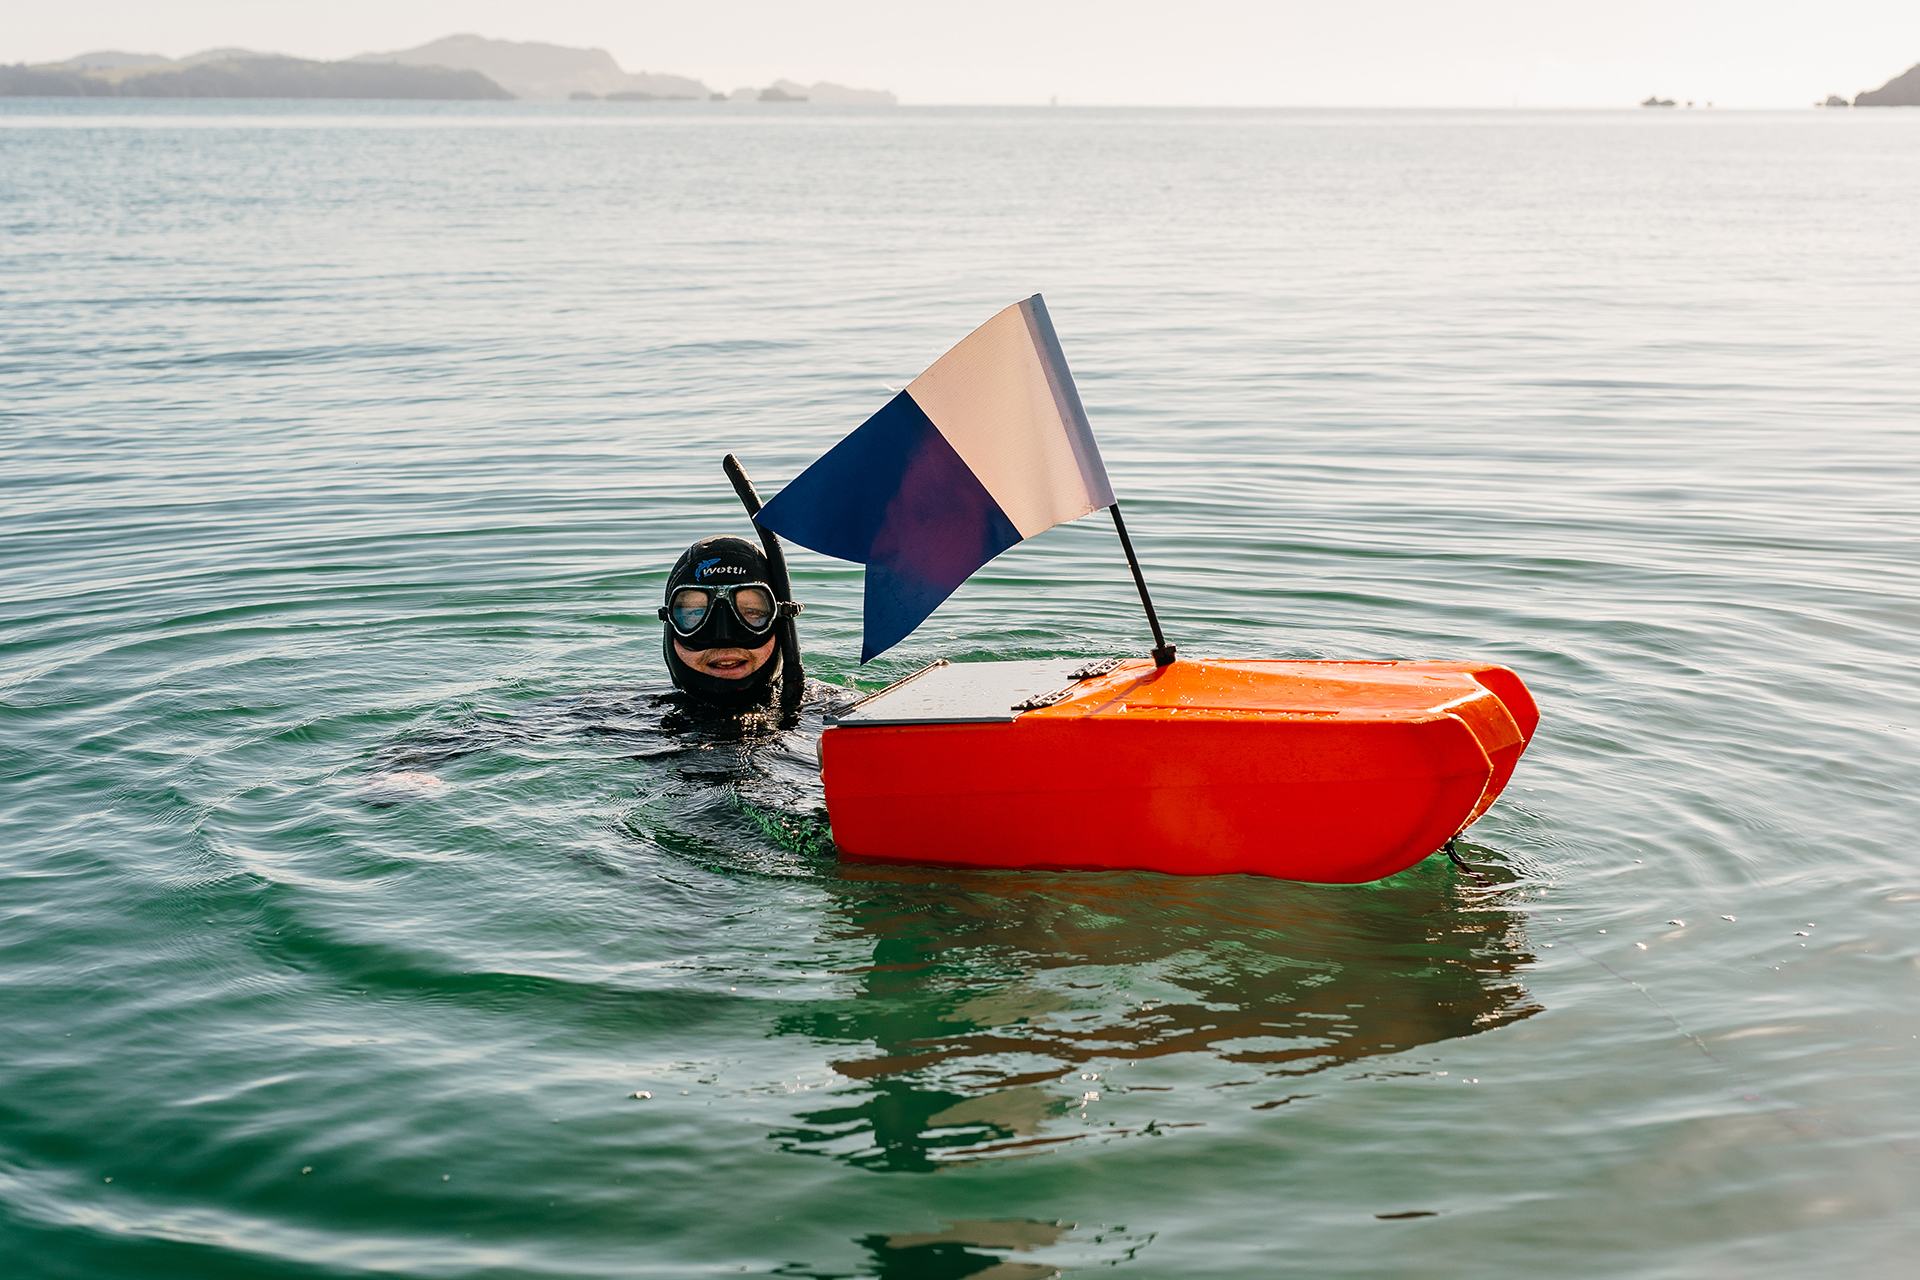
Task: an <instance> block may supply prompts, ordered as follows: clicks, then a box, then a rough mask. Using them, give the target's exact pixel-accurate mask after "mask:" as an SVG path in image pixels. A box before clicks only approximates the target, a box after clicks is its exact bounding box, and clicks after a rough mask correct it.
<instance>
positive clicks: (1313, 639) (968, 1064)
mask: <svg viewBox="0 0 1920 1280" xmlns="http://www.w3.org/2000/svg"><path fill="white" fill-rule="evenodd" d="M1917 206H1920V113H1911V112H1899V111H1885V112H1870V111H1857V112H1824V113H1818V112H1803V113H1778V114H1741V113H1733V112H1724V111H1717V112H1706V111H1695V112H1691V113H1688V112H1636V111H1623V112H1565V113H1533V112H1526V111H1498V112H1494V111H1488V112H1437V111H1436V112H1418V111H1382V112H1363V111H1200V110H1192V111H1179V110H1155V111H1143V110H1091V109H1089V110H1069V109H1059V110H1027V109H1003V110H982V109H908V108H900V109H885V108H874V109H834V108H826V107H816V106H757V107H756V106H743V105H738V104H712V105H709V104H688V105H670V104H596V103H587V104H569V105H566V106H561V107H549V106H539V105H530V104H499V105H492V104H488V105H470V104H393V105H387V104H311V103H295V104H287V103H252V102H121V101H112V102H57V101H31V100H20V101H9V102H7V103H5V104H4V107H3V108H0V254H3V255H4V256H0V273H3V274H0V448H4V467H3V468H0V770H3V771H4V772H3V776H4V788H3V789H0V823H3V828H0V829H4V832H5V838H4V844H3V845H0V1028H4V1035H3V1036H0V1246H3V1247H4V1250H5V1254H6V1256H7V1258H8V1259H9V1264H8V1265H9V1269H10V1270H13V1274H16V1275H18V1274H27V1275H32V1276H59V1277H122V1276H143V1277H146V1276H183V1277H187V1276H191V1277H229V1276H233V1277H240V1276H276V1277H279V1276H284V1277H307V1276H358V1275H373V1274H378V1275H383V1276H392V1275H400V1276H423V1277H425V1276H432V1277H445V1276H485V1277H532V1276H552V1277H563V1276H564V1277H580V1276H622V1277H627V1276H639V1275H661V1276H692V1275H706V1274H739V1273H746V1274H760V1275H778V1276H788V1277H854V1276H885V1277H959V1276H964V1275H972V1274H981V1275H989V1274H990V1275H991V1276H993V1277H995V1278H996V1280H1012V1278H1017V1277H1038V1276H1044V1275H1049V1274H1053V1273H1054V1272H1055V1271H1056V1270H1061V1269H1065V1270H1073V1269H1081V1268H1098V1267H1106V1266H1111V1267H1115V1268H1117V1269H1118V1272H1119V1273H1123V1274H1130V1275H1136V1276H1142V1277H1146V1276H1199V1275H1204V1276H1247V1277H1262V1276H1271V1275H1276V1274H1299V1275H1313V1276H1343V1275H1351V1276H1366V1277H1379V1276H1421V1277H1484V1276H1490V1275H1501V1276H1540V1275H1555V1276H1592V1277H1688V1278H1695V1277H1705V1276H1727V1277H1742V1278H1743V1280H1751V1278H1753V1277H1788V1276H1795V1277H1797V1276H1804V1275H1808V1274H1846V1275H1850V1276H1862V1277H1866V1276H1894V1275H1902V1274H1908V1272H1907V1271H1906V1268H1907V1267H1908V1266H1910V1265H1911V1264H1910V1259H1911V1256H1912V1249H1913V1246H1914V1245H1915V1244H1916V1242H1917V1240H1916V1231H1915V1227H1914V1223H1915V1221H1916V1218H1915V1216H1914V1214H1915V1210H1916V1208H1917V1207H1920V1206H1916V1204H1915V1200H1916V1196H1915V1194H1914V1188H1915V1185H1916V1175H1920V1093H1917V1092H1916V1090H1915V1087H1914V1085H1915V1080H1916V1071H1917V1069H1920V1038H1916V1037H1920V1000H1916V988H1920V866H1916V860H1917V858H1920V855H1917V854H1916V846H1915V840H1916V834H1915V833H1916V830H1917V829H1920V803H1916V792H1917V791H1920V741H1917V739H1920V647H1917V646H1920V604H1916V596H1917V594H1920V541H1917V539H1916V535H1917V534H1920V422H1917V421H1916V404H1917V403H1920V234H1917V233H1916V231H1917V229H1916V224H1915V218H1914V210H1915V208H1916V207H1917ZM1036 291H1039V292H1043V293H1044V294H1045V296H1046V299H1047V303H1048V306H1049V307H1050V309H1051V310H1052V313H1053V316H1054V319H1055V322H1056V324H1057V326H1058V329H1059V332H1060V337H1061V342H1062V345H1063V347H1064V349H1065V352H1066V355H1067V358H1068V360H1069V362H1070V363H1071V364H1072V366H1073V369H1074V372H1075V375H1076V377H1077V379H1078V381H1079V386H1080V390H1081V394H1082V396H1083V398H1084V400H1085V402H1086V405H1087V409H1088V413H1089V415H1090V417H1091V420H1092V423H1093V427H1094V430H1095V432H1096V434H1097V436H1098V438H1099V440H1100V443H1101V447H1102V449H1103V451H1104V454H1105V458H1106V464H1107V467H1108V470H1109V472H1110V473H1111V475H1112V477H1113V481H1114V487H1115V490H1116V491H1117V492H1118V493H1119V494H1120V495H1121V498H1122V500H1123V502H1124V504H1125V508H1126V511H1127V515H1128V520H1129V525H1130V528H1131V531H1132V533H1133V537H1134V540H1135V542H1136V543H1137V544H1138V546H1139V548H1140V552H1141V555H1142V559H1143V561H1144V564H1145V568H1146V573H1147V576H1148V578H1149V580H1150V582H1151V584H1152V587H1153V590H1154V593H1155V599H1156V601H1157V603H1158V605H1159V608H1160V611H1161V614H1162V616H1163V618H1165V620H1166V623H1167V627H1168V630H1169V632H1170V637H1171V638H1172V639H1173V640H1174V641H1175V642H1176V643H1178V644H1179V646H1180V648H1181V652H1182V653H1183V654H1186V655H1189V656H1207V655H1211V656H1301V657H1370V658H1387V657H1471V658H1481V659H1491V660H1494V661H1497V662H1502V663H1506V664H1508V665H1510V666H1512V667H1513V668H1514V669H1515V670H1516V671H1518V672H1520V673H1521V674H1522V676H1523V677H1524V678H1525V679H1526V680H1527V682H1528V683H1529V685H1530V686H1531V687H1532V689H1533V690H1534V692H1535V694H1536V695H1537V697H1538V699H1539V701H1540V705H1541V708H1542V710H1543V713H1544V718H1543V720H1542V722H1541V727H1540V731H1539V735H1538V737H1537V738H1536V740H1535V741H1534V743H1533V744H1532V746H1531V748H1530V750H1529V752H1528V754H1527V755H1526V757H1525V759H1524V760H1523V762H1522V764H1521V766H1520V769H1519V772H1518V775H1517V776H1516V778H1515V779H1514V782H1513V785H1512V786H1511V787H1510V788H1509V790H1508V792H1507V794H1506V795H1505V797H1504V798H1502V800H1501V801H1500V802H1499V803H1498V804H1497V805H1496V806H1495V807H1494V808H1493V810H1492V811H1491V812H1490V813H1489V814H1488V815H1487V817H1486V818H1485V819H1483V820H1482V821H1481V822H1480V823H1479V824H1478V825H1477V826H1476V827H1474V828H1473V830H1472V831H1471V832H1470V833H1469V838H1468V840H1467V842H1466V844H1465V853H1466V856H1467V860H1468V861H1469V863H1471V864H1472V868H1471V869H1470V870H1466V871H1463V870H1459V869H1456V868H1455V867H1454V866H1452V865H1451V864H1449V863H1448V862H1447V861H1446V860H1445V859H1444V858H1434V859H1429V860H1428V861H1426V862H1424V863H1422V864H1420V865H1419V866H1417V867H1415V868H1414V869H1412V870H1410V871H1407V872H1405V873H1403V874H1402V875H1399V876H1396V877H1394V878H1393V879H1391V880H1388V881H1385V882H1382V883H1379V884H1373V885H1361V886H1352V887H1325V886H1313V885H1301V884H1291V883H1283V882H1278V881H1272V880H1264V879H1257V878H1250V877H1222V878H1215V879H1178V878H1171V877H1163V876H1156V875H1147V874H1088V873H1081V874H1056V873H1039V872H1008V873H978V872H956V871H943V870H931V869H912V868H873V867H862V866H857V865H843V864H841V863H839V862H838V861H836V859H835V857H834V855H833V852H832V848H831V844H830V842H829V838H828V835H827V829H826V826H825V823H824V820H823V817H822V815H821V812H820V806H821V803H822V797H821V793H820V789H819V784H818V780H817V778H816V777H815V776H814V773H813V766H812V757H813V742H812V735H813V734H816V733H817V732H818V728H819V721H818V715H817V711H815V712H810V713H809V719H808V720H807V722H806V723H805V724H803V726H802V727H801V729H800V730H798V731H796V732H794V733H792V734H789V735H786V736H784V737H772V736H768V735H764V734H763V735H759V736H755V735H751V734H750V735H746V736H744V737H743V736H742V735H739V734H733V735H729V734H727V733H724V732H715V731H713V730H712V729H711V727H708V728H701V727H699V726H684V725H676V724H675V723H674V722H673V721H672V719H671V717H670V716H669V714H668V712H667V710H666V709H664V708H663V707H662V705H661V704H660V703H659V702H658V701H657V698H658V695H659V693H660V691H661V689H662V687H663V675H664V673H663V669H662V666H661V662H660V656H659V643H660V641H659V624H658V622H657V621H656V620H655V617H654V610H655V608H656V607H657V605H658V602H659V596H660V593H661V587H662V583H663V581H664V572H665V570H666V568H667V567H668V566H669V565H670V563H671V562H672V559H673V557H674V556H675V555H676V554H677V553H678V551H679V550H680V549H681V548H682V547H683V546H685V545H686V544H687V543H688V542H689V541H691V540H692V539H694V538H696V537H698V536H702V535H705V534H710V533H746V532H747V531H748V526H747V525H746V523H745V522H744V519H743V517H742V515H741V512H740V509H739V507H738V505H737V503H736V501H735V499H734V497H733V495H732V493H731V491H730V490H729V488H728V486H727V484H726V482H725V480H724V478H723V477H722V475H721V472H720V467H719V460H720V458H721V456H722V455H723V454H725V453H727V452H729V451H732V452H736V453H738V454H739V455H740V457H741V458H742V459H743V460H744V461H745V463H746V465H747V467H748V469H749V470H750V472H751V473H752V474H753V476H754V478H755V479H756V481H757V482H758V483H759V484H760V486H761V489H762V491H763V492H765V493H769V494H770V493H772V492H775V491H777V490H778V489H779V488H780V486H781V485H782V484H783V483H784V482H785V481H786V480H787V479H789V478H790V477H792V476H793V475H795V474H796V473H797V472H798V471H799V470H800V469H801V468H802V467H804V466H805V465H806V464H807V463H808V462H810V461H811V460H812V459H813V458H815V457H816V456H818V455H819V454H820V453H821V452H823V451H824V450H825V449H827V448H828V447H829V446H830V445H831V444H832V443H833V442H834V441H835V440H837V439H838V438H839V437H840V436H841V435H843V434H844V433H846V432H847V431H849V430H851V429H852V428H853V427H855V426H857V425H858V424H859V423H860V422H861V421H862V420H863V419H864V418H865V416H866V415H867V414H869V413H870V412H872V411H873V410H875V409H876V408H878V407H879V406H880V405H881V404H883V403H884V402H885V401H886V400H887V399H888V398H889V397H890V396H891V395H892V394H893V393H894V391H895V390H897V389H898V388H899V387H901V386H902V385H904V384H905V383H906V382H907V381H908V380H910V379H911V378H912V377H914V376H915V375H916V374H917V373H918V372H919V371H920V370H921V369H922V368H924V367H925V366H926V365H927V364H928V363H930V362H931V361H932V360H933V359H934V358H935V357H937V356H938V355H939V354H940V353H941V352H942V351H944V350H945V349H946V348H947V347H948V346H950V345H951V344H952V343H954V342H955V341H957V340H958V339H959V338H961V337H962V336H964V335H965V333H966V332H967V331H968V330H970V329H971V328H972V327H973V326H974V325H976V324H978V323H980V322H981V321H983V320H985V319H986V318H987V317H988V316H989V315H991V314H993V313H994V312H995V311H997V310H998V309H999V308H1001V307H1003V306H1005V305H1006V304H1008V303H1010V302H1012V301H1014V300H1016V299H1018V298H1021V297H1024V296H1026V295H1028V294H1030V293H1033V292H1036ZM793 564H794V569H795V579H796V587H797V591H798V594H799V596H800V598H801V599H803V600H804V601H805V602H806V605H807V612H806V614H805V617H804V619H803V625H802V628H801V630H802V635H803V638H804V642H805V645H806V648H807V653H808V661H809V671H810V673H811V674H812V675H813V676H814V677H815V678H817V679H818V680H820V681H821V682H822V691H823V695H822V696H825V691H826V690H827V688H828V686H831V687H836V688H839V689H843V690H845V689H871V688H874V687H877V686H878V685H879V684H880V683H882V682H884V681H886V680H888V679H890V678H892V677H894V676H897V675H899V674H901V673H903V672H905V671H908V670H910V669H912V668H913V667H915V666H916V665H919V664H921V663H924V662H926V661H927V660H929V659H932V658H934V657H947V658H952V659H992V658H1034V657H1051V656H1063V655H1081V654H1087V655H1105V654H1136V655H1137V654H1141V653H1143V652H1144V650H1145V648H1146V646H1147V644H1148V639H1147V634H1146V629H1145V626H1144V624H1143V620H1142V617H1141V613H1140V610H1139V606H1138V602H1137V599H1136V598H1135V596H1134V593H1133V586H1132V583H1131V581H1130V580H1129V578H1128V576H1127V573H1126V570H1125V566H1124V562H1123V560H1122V559H1121V557H1120V555H1119V550H1118V546H1117V543H1116V541H1115V538H1114V535H1113V531H1112V529H1111V526H1110V525H1109V524H1107V523H1106V522H1105V520H1104V518H1101V517H1096V518H1092V519H1087V520H1083V521H1080V522H1078V523H1076V524H1073V525H1068V526H1064V527H1061V528H1058V529H1055V530H1053V531H1051V532H1049V533H1046V534H1044V535H1041V536H1040V537H1037V538H1035V539H1033V540H1032V541H1031V542H1030V543H1028V544H1025V545H1022V546H1021V547H1019V548H1017V549H1015V550H1014V551H1012V552H1009V553H1008V554H1006V555H1004V556H1002V557H1001V558H1000V559H999V560H997V561H995V562H994V563H993V564H991V565H990V566H989V567H988V568H987V569H986V570H985V571H983V572H982V573H981V574H980V575H979V576H978V577H976V578H975V579H974V580H973V581H972V582H971V583H969V584H968V585H967V586H965V587H963V588H962V589H961V590H960V591H959V592H958V593H957V594H956V595H955V596H954V598H953V599H952V600H951V601H950V602H949V603H948V604H947V605H946V606H944V607H943V608H942V609H941V610H940V611H939V612H938V613H936V614H935V615H934V617H933V618H932V619H931V620H930V622H929V623H928V624H927V625H926V626H924V627H923V628H922V629H921V630H920V631H919V632H918V633H917V634H915V635H914V636H913V637H912V638H911V639H909V640H908V641H907V642H906V643H905V644H903V645H901V646H900V647H899V648H898V649H896V650H894V651H893V652H890V653H888V654H887V655H885V656H884V657H883V658H882V659H880V660H879V661H876V662H874V663H872V664H870V665H868V666H866V667H861V666H859V665H858V663H857V661H856V659H857V655H858V649H859V618H860V599H861V583H860V572H861V571H860V568H859V566H856V565H848V564H843V563H839V562H836V561H831V560H828V559H826V558H824V557H821V556H818V555H815V554H812V553H810V552H805V551H796V552H794V553H793ZM1264 802H1265V801H1264V799H1263V797H1260V796H1248V797H1247V803H1248V804H1249V805H1254V806H1258V805H1261V804H1263V803H1264ZM1278 816H1279V815H1276V818H1277V817H1278ZM21 1267H24V1271H23V1270H18V1269H16V1268H21Z"/></svg>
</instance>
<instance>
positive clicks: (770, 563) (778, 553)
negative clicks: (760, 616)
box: [720, 454, 807, 725]
mask: <svg viewBox="0 0 1920 1280" xmlns="http://www.w3.org/2000/svg"><path fill="white" fill-rule="evenodd" d="M720 465H721V467H722V468H723V469H724V470H725V471H726V473H727V479H728V480H730V481H732V482H733V491H734V492H735V493H737V494H739V495H740V505H742V506H744V507H745V508H746V509H747V516H748V518H749V519H751V518H753V517H754V516H757V515H759V514H760V495H759V494H758V493H755V492H754V489H753V481H751V480H749V479H748V478H747V470H746V468H745V467H743V466H741V465H740V459H738V458H736V457H734V456H733V455H732V454H728V455H727V456H726V458H725V459H724V460H722V462H721V464H720ZM753 527H754V529H755V530H756V531H757V532H758V533H759V534H760V545H761V546H762V547H764V548H765V549H766V562H767V577H766V579H765V580H766V583H767V585H768V586H770V587H772V588H773V598H774V600H775V601H777V602H778V603H777V605H776V606H775V607H776V608H778V610H779V611H780V620H779V621H778V622H777V623H775V624H774V628H773V630H774V634H775V636H776V637H777V638H778V639H779V641H780V650H779V653H778V655H777V657H778V659H779V665H780V667H781V669H782V670H783V671H785V672H786V673H787V674H786V675H785V677H784V678H782V680H781V681H780V720H781V723H782V724H783V725H785V724H792V723H793V722H794V721H795V720H797V719H798V717H799V714H800V698H801V695H802V694H804V693H805V692H806V685H807V673H806V671H805V670H804V669H803V668H802V667H801V665H800V628H799V626H798V624H797V623H796V622H795V621H794V620H795V618H797V617H798V616H799V613H800V610H801V608H802V607H803V606H802V605H800V603H799V602H797V601H796V600H795V599H794V598H793V583H792V581H791V580H789V579H788V577H787V554H786V552H785V551H783V550H782V549H781V547H780V539H779V537H778V536H777V535H775V533H774V532H773V530H771V529H769V528H767V527H766V526H765V525H763V524H761V523H760V522H759V521H757V520H755V521H754V525H753ZM768 665H769V666H772V665H774V664H773V663H769V664H768ZM755 674H758V673H757V672H756V673H755Z"/></svg>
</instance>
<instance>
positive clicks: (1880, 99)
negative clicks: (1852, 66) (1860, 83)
mask: <svg viewBox="0 0 1920 1280" xmlns="http://www.w3.org/2000/svg"><path fill="white" fill-rule="evenodd" d="M1813 105H1814V106H1816V107H1844V106H1846V105H1848V104H1847V100H1846V99H1845V98H1843V97H1841V96H1840V95H1839V94H1837V93H1830V94H1828V95H1827V100H1826V101H1825V102H1816V103H1814V104H1813ZM1852 105H1854V106H1856V107H1920V62H1916V63H1914V64H1913V65H1912V66H1910V67H1908V68H1907V69H1906V70H1905V71H1902V72H1901V73H1900V74H1899V75H1897V76H1895V77H1894V78H1893V79H1891V80H1889V81H1887V82H1886V83H1885V84H1883V85H1881V86H1880V87H1879V88H1878V89H1868V90H1866V91H1865V92H1864V93H1857V94H1855V95H1854V96H1853V104H1852Z"/></svg>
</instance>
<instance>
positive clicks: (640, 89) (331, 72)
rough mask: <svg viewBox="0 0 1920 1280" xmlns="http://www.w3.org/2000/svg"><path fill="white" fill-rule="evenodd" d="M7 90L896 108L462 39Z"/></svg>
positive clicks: (853, 97) (1, 70) (174, 66)
mask: <svg viewBox="0 0 1920 1280" xmlns="http://www.w3.org/2000/svg"><path fill="white" fill-rule="evenodd" d="M0 97H14V98H18V97H57V98H439V99H455V100H486V99H493V100H500V99H507V98H524V99H528V100H531V101H535V102H564V101H574V102H582V101H595V100H600V99H604V100H606V101H609V102H696V101H697V102H820V103H827V104H830V105H848V104H874V105H883V106H891V105H894V104H896V103H898V102H899V101H900V100H899V99H898V98H896V97H895V96H894V95H893V94H892V93H891V92H889V91H888V90H885V89H851V88H848V87H847V86H846V85H841V84H832V83H830V82H828V81H825V80H822V81H819V82H817V83H815V84H811V85H803V84H798V83H796V82H794V81H792V80H776V81H774V82H773V83H772V84H771V85H768V86H766V87H764V88H745V89H735V90H734V91H733V92H732V93H716V92H714V91H713V90H712V89H709V88H708V87H707V86H706V85H704V84H702V83H701V82H700V81H698V80H694V79H690V78H689V77H687V76H676V75H668V74H666V73H664V72H657V71H656V72H649V71H631V72H630V71H623V70H621V69H620V64H619V63H617V62H615V61H614V60H613V55H612V54H610V53H608V52H607V51H606V50H605V49H575V48H570V47H568V46H566V45H558V44H541V43H539V42H537V41H516V40H489V39H487V38H486V37H485V36H477V35H454V36H445V37H442V38H441V39H439V40H434V41H430V42H429V43H427V44H423V45H420V46H418V47H416V48H412V49H398V50H395V51H393V52H391V53H363V54H360V55H358V56H357V57H353V58H348V59H347V60H345V61H344V62H312V61H309V60H307V59H305V58H290V57H287V56H285V55H283V54H277V53H256V52H254V51H253V50H251V49H208V50H205V51H204V52H201V53H196V54H193V55H192V56H190V57H185V58H179V59H174V58H164V57H162V56H160V55H159V54H157V53H123V52H121V51H119V50H116V49H103V50H98V51H96V52H93V53H83V54H81V55H80V56H79V57H76V58H69V59H67V60H66V61H65V62H49V63H41V64H38V65H35V66H27V65H25V64H24V63H22V64H16V65H14V66H10V67H9V66H0Z"/></svg>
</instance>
